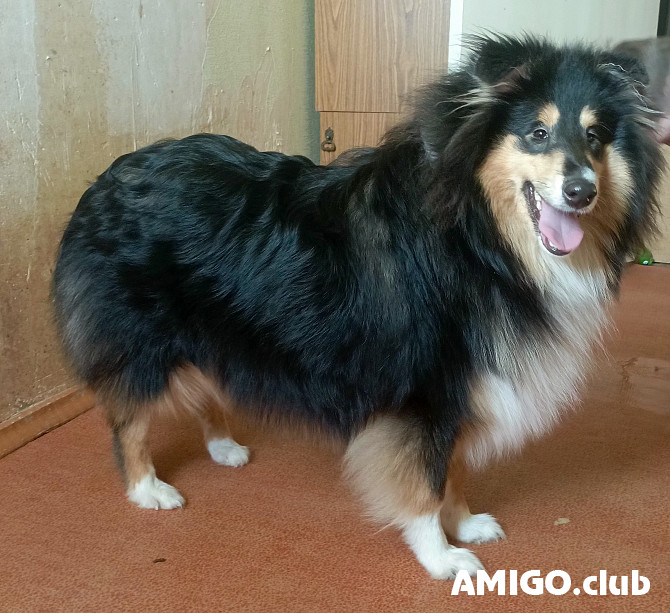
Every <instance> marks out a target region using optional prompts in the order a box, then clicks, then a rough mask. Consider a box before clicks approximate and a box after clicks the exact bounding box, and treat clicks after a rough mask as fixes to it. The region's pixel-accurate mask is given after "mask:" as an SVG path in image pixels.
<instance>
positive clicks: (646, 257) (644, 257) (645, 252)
mask: <svg viewBox="0 0 670 613" xmlns="http://www.w3.org/2000/svg"><path fill="white" fill-rule="evenodd" d="M636 261H637V263H638V264H642V265H643V266H651V265H652V264H653V263H654V256H653V255H651V251H649V249H645V248H642V249H640V252H639V253H638V254H637V260H636Z"/></svg>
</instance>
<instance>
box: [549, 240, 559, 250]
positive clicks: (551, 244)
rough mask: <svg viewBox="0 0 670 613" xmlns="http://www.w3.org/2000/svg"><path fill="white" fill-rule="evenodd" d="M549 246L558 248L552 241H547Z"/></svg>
mask: <svg viewBox="0 0 670 613" xmlns="http://www.w3.org/2000/svg"><path fill="white" fill-rule="evenodd" d="M549 246H550V247H551V248H552V249H558V247H557V246H556V245H554V243H552V242H551V241H549Z"/></svg>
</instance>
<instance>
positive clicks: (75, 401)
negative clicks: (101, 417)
mask: <svg viewBox="0 0 670 613" xmlns="http://www.w3.org/2000/svg"><path fill="white" fill-rule="evenodd" d="M94 405H95V396H94V395H93V394H92V393H91V392H89V391H87V390H85V389H82V388H80V387H72V388H70V389H68V390H66V391H64V392H62V393H61V394H58V395H57V396H54V397H53V398H49V400H46V401H44V402H41V403H40V404H38V405H35V406H34V407H31V408H30V409H28V410H26V411H24V412H22V413H20V414H19V415H17V416H16V417H12V418H11V419H8V420H7V421H6V422H4V423H2V424H0V458H2V457H3V456H6V455H7V454H8V453H11V452H12V451H14V450H15V449H18V448H19V447H22V446H23V445H25V444H26V443H29V442H30V441H32V440H34V439H36V438H37V437H39V436H42V435H43V434H46V433H47V432H49V431H50V430H53V429H54V428H58V426H61V425H63V424H64V423H66V422H68V421H70V420H71V419H74V418H75V417H77V416H78V415H81V414H82V413H84V412H86V411H88V410H89V409H91V408H92V407H93V406H94Z"/></svg>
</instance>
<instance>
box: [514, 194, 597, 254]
mask: <svg viewBox="0 0 670 613" xmlns="http://www.w3.org/2000/svg"><path fill="white" fill-rule="evenodd" d="M523 192H524V195H525V197H526V204H527V205H528V211H529V212H530V216H531V219H532V220H533V223H534V225H535V230H536V231H537V232H538V234H539V235H540V240H541V242H542V245H543V246H544V248H545V249H546V250H547V251H548V252H549V253H551V254H552V255H556V256H564V255H568V254H569V253H572V252H573V251H574V250H575V249H577V247H579V244H580V243H581V242H582V238H583V237H584V230H582V228H581V226H580V225H579V221H577V214H576V213H566V212H564V211H559V210H558V209H557V208H556V207H553V206H552V205H550V204H549V203H548V202H547V201H546V200H545V199H544V198H542V196H541V195H540V194H539V193H538V192H537V191H536V190H535V186H534V185H533V184H532V183H531V182H530V181H526V183H524V186H523Z"/></svg>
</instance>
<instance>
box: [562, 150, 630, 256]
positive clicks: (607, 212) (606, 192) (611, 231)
mask: <svg viewBox="0 0 670 613" xmlns="http://www.w3.org/2000/svg"><path fill="white" fill-rule="evenodd" d="M593 169H594V170H595V172H596V176H598V200H597V201H596V206H595V208H594V209H593V211H592V212H591V213H589V214H587V215H583V216H582V217H580V223H581V225H582V228H583V229H584V239H585V240H584V242H583V244H582V245H580V246H579V249H577V250H576V251H575V253H574V254H573V256H574V257H573V260H574V264H575V266H577V267H582V268H589V269H593V268H594V267H602V266H604V265H605V249H606V248H608V247H610V246H612V244H613V242H614V239H615V237H616V236H617V235H618V233H619V232H620V231H621V228H622V227H623V224H624V222H625V218H626V211H627V209H628V206H629V204H628V203H629V202H630V199H631V198H632V196H633V178H632V175H631V172H630V168H629V166H628V164H627V163H626V161H625V160H624V158H623V157H622V155H621V154H620V153H619V152H618V151H617V150H616V149H614V148H613V147H612V146H611V145H606V146H605V150H604V152H603V156H602V158H601V159H600V160H599V161H596V162H594V164H593ZM587 239H588V240H587Z"/></svg>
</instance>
